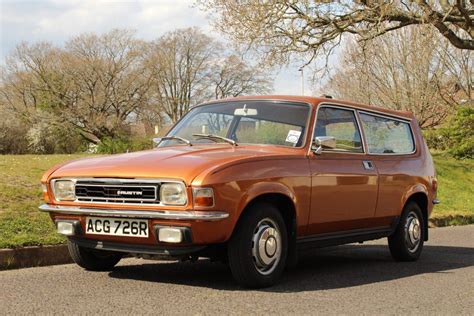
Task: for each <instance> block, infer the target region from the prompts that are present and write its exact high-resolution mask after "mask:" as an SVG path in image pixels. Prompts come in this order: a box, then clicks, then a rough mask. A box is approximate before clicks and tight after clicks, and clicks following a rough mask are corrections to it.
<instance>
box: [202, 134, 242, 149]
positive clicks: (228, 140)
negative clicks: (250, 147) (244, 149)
mask: <svg viewBox="0 0 474 316" xmlns="http://www.w3.org/2000/svg"><path fill="white" fill-rule="evenodd" d="M193 136H196V137H199V138H209V139H211V140H216V139H220V140H223V141H225V142H226V143H229V144H231V145H232V146H237V142H236V141H235V140H233V139H230V138H227V137H224V136H219V135H214V134H193Z"/></svg>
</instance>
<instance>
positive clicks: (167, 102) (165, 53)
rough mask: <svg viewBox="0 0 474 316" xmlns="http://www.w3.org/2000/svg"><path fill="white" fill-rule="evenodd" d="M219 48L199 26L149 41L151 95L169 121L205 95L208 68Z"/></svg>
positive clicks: (178, 116)
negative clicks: (151, 78) (152, 94)
mask: <svg viewBox="0 0 474 316" xmlns="http://www.w3.org/2000/svg"><path fill="white" fill-rule="evenodd" d="M221 50H222V47H221V46H220V45H219V43H218V42H216V41H215V40H214V39H212V38H211V37H209V36H207V35H205V34H204V33H202V32H201V31H200V30H199V29H198V28H187V29H179V30H175V31H172V32H169V33H167V34H165V35H164V36H162V37H161V38H160V39H158V40H157V41H156V42H154V43H152V44H151V45H150V47H149V53H148V59H147V67H148V69H150V71H151V73H152V74H153V77H154V81H153V91H154V97H155V99H156V102H157V103H158V106H159V107H160V109H162V110H163V111H164V112H165V113H166V114H167V116H168V118H169V119H170V120H171V121H172V122H176V121H177V120H178V119H179V118H181V116H183V114H184V113H186V112H187V111H188V109H189V107H190V106H191V105H192V104H196V103H199V102H201V101H202V100H203V99H204V98H205V95H206V92H205V91H206V89H208V86H207V83H208V82H209V81H208V79H209V78H210V75H211V73H210V68H211V66H212V63H213V62H214V61H215V59H216V58H217V57H218V56H219V55H218V54H219V53H220V51H221Z"/></svg>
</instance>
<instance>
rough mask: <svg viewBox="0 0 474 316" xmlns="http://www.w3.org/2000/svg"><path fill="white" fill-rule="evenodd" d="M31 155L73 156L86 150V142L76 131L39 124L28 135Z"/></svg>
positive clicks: (44, 123) (43, 123)
mask: <svg viewBox="0 0 474 316" xmlns="http://www.w3.org/2000/svg"><path fill="white" fill-rule="evenodd" d="M26 138H27V140H28V147H29V152H30V153H36V154H53V153H54V154H72V153H76V152H80V151H84V150H85V149H86V145H87V144H86V142H85V140H84V139H82V138H81V136H80V135H79V134H78V133H77V131H76V130H74V129H71V128H68V127H64V126H55V125H51V124H48V123H47V122H39V123H37V124H35V125H33V126H32V127H31V128H30V129H29V130H28V133H27V135H26Z"/></svg>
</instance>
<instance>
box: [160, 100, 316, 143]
mask: <svg viewBox="0 0 474 316" xmlns="http://www.w3.org/2000/svg"><path fill="white" fill-rule="evenodd" d="M309 110H310V108H309V106H308V105H307V104H303V103H291V102H274V101H239V102H225V103H217V104H209V105H204V106H199V107H196V108H194V109H192V110H191V111H189V113H187V114H186V115H185V116H184V117H183V119H181V121H179V123H178V124H176V126H175V127H174V128H173V129H172V130H171V131H170V132H169V133H168V135H167V136H174V137H180V138H182V139H185V140H189V141H190V142H191V145H194V144H200V143H228V144H230V145H232V144H233V143H232V141H234V142H235V144H237V145H238V144H264V145H280V146H287V147H301V146H303V145H304V135H305V132H306V124H307V121H308V114H309ZM224 138H225V139H224ZM226 139H227V140H226ZM176 144H181V145H189V144H186V143H184V142H183V141H179V140H178V139H170V138H167V139H166V140H163V141H162V142H161V143H160V146H159V147H163V146H169V145H176ZM235 144H234V145H235Z"/></svg>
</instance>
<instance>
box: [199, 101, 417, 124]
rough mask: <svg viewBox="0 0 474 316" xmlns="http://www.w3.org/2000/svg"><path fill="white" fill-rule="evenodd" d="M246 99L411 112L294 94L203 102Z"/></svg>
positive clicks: (402, 113) (388, 112) (400, 113)
mask: <svg viewBox="0 0 474 316" xmlns="http://www.w3.org/2000/svg"><path fill="white" fill-rule="evenodd" d="M247 100H249V101H250V100H269V101H290V102H304V103H309V104H311V105H313V106H315V107H316V106H318V105H320V104H321V103H331V104H334V105H342V106H348V107H352V108H357V109H360V110H366V111H368V112H379V113H381V114H386V115H389V116H396V117H402V118H406V119H409V120H411V119H412V118H413V114H412V113H411V112H407V111H396V110H391V109H387V108H382V107H377V106H371V105H366V104H361V103H357V102H352V101H347V100H338V99H333V98H327V97H312V96H296V95H256V96H242V97H232V98H226V99H220V100H213V101H208V102H205V104H210V103H218V102H232V101H247Z"/></svg>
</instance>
